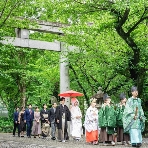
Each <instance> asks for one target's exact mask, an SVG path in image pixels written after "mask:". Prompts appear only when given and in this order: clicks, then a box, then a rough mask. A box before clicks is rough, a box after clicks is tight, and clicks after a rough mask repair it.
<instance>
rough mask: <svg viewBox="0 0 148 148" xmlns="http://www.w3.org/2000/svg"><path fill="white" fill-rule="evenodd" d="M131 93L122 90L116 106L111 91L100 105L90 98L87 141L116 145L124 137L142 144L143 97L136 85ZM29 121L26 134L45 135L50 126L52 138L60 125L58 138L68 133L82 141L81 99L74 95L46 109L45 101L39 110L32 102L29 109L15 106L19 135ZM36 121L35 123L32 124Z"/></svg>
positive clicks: (85, 125)
mask: <svg viewBox="0 0 148 148" xmlns="http://www.w3.org/2000/svg"><path fill="white" fill-rule="evenodd" d="M131 94H132V96H131V97H130V98H129V99H128V100H127V99H126V96H125V94H124V93H121V94H120V102H119V104H118V105H116V106H114V105H113V104H112V102H111V97H110V96H108V94H104V96H103V104H102V107H101V109H99V110H98V109H97V108H96V99H95V98H91V99H90V106H89V108H88V109H87V111H86V114H85V119H84V127H85V138H86V142H87V143H90V144H93V145H96V144H98V141H100V142H103V145H108V144H109V143H110V144H111V145H113V146H114V145H115V144H116V142H117V141H121V142H122V144H124V145H129V144H131V145H132V146H133V147H140V146H141V144H142V132H143V130H144V124H145V116H144V113H143V109H142V106H141V99H140V98H138V97H137V96H138V90H137V87H135V86H133V87H132V88H131ZM68 121H70V122H69V123H70V133H68V125H69V124H68ZM26 125H27V137H28V138H30V137H31V135H34V138H36V136H37V135H38V136H39V137H40V135H41V136H42V137H43V138H44V137H46V136H48V134H49V126H50V129H51V136H52V138H51V139H52V140H55V139H56V136H55V132H56V129H58V140H59V142H65V141H66V140H68V139H69V134H70V135H71V136H72V137H73V139H74V140H76V141H79V140H80V138H81V135H82V133H83V132H82V113H81V110H80V107H79V101H78V100H77V99H76V98H72V99H71V106H70V108H68V107H67V106H66V105H65V98H64V97H62V98H60V105H59V106H57V104H56V103H53V104H52V108H51V109H49V110H47V106H46V104H44V105H43V109H42V110H41V111H39V108H38V107H36V109H35V111H33V110H32V105H29V106H28V109H25V108H24V107H22V109H21V111H20V112H19V108H16V112H15V113H14V130H13V135H14V136H15V131H16V128H18V136H21V137H23V136H24V131H25V130H26ZM32 125H33V126H32Z"/></svg>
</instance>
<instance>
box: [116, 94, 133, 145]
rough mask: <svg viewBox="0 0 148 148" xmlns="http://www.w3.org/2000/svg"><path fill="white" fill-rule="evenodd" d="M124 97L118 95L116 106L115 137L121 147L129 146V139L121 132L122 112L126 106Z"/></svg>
mask: <svg viewBox="0 0 148 148" xmlns="http://www.w3.org/2000/svg"><path fill="white" fill-rule="evenodd" d="M126 101H127V100H126V96H125V94H124V93H121V94H120V103H119V104H118V105H117V109H116V119H117V135H118V138H117V139H118V141H121V142H122V144H123V145H127V144H130V142H129V141H130V137H129V134H128V133H124V130H123V121H122V119H123V112H124V109H125V105H126Z"/></svg>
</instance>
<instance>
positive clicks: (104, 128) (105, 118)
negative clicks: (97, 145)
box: [99, 94, 116, 146]
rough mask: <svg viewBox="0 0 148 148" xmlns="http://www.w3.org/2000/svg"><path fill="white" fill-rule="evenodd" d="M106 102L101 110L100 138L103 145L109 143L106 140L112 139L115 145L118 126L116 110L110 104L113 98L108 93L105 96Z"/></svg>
mask: <svg viewBox="0 0 148 148" xmlns="http://www.w3.org/2000/svg"><path fill="white" fill-rule="evenodd" d="M103 100H104V103H103V105H102V107H101V109H100V111H99V127H100V128H101V131H100V140H101V141H102V142H103V145H107V143H106V142H108V141H111V144H112V145H113V146H114V145H115V136H114V134H115V127H116V112H115V109H114V107H113V106H112V105H111V104H110V102H111V99H110V96H108V94H104V96H103Z"/></svg>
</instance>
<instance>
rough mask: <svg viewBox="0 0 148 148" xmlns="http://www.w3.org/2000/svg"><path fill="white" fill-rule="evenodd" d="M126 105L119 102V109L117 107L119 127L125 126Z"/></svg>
mask: <svg viewBox="0 0 148 148" xmlns="http://www.w3.org/2000/svg"><path fill="white" fill-rule="evenodd" d="M124 109H125V106H124V105H122V106H120V104H118V106H117V109H116V119H117V127H121V128H123V121H122V118H123V112H124Z"/></svg>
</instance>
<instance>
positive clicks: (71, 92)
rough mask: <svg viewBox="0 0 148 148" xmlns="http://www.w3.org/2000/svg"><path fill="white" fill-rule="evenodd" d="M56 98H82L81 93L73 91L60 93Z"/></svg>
mask: <svg viewBox="0 0 148 148" xmlns="http://www.w3.org/2000/svg"><path fill="white" fill-rule="evenodd" d="M58 96H62V97H78V96H83V94H82V93H80V92H77V91H74V90H69V91H66V92H63V93H60V94H59V95H58Z"/></svg>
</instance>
